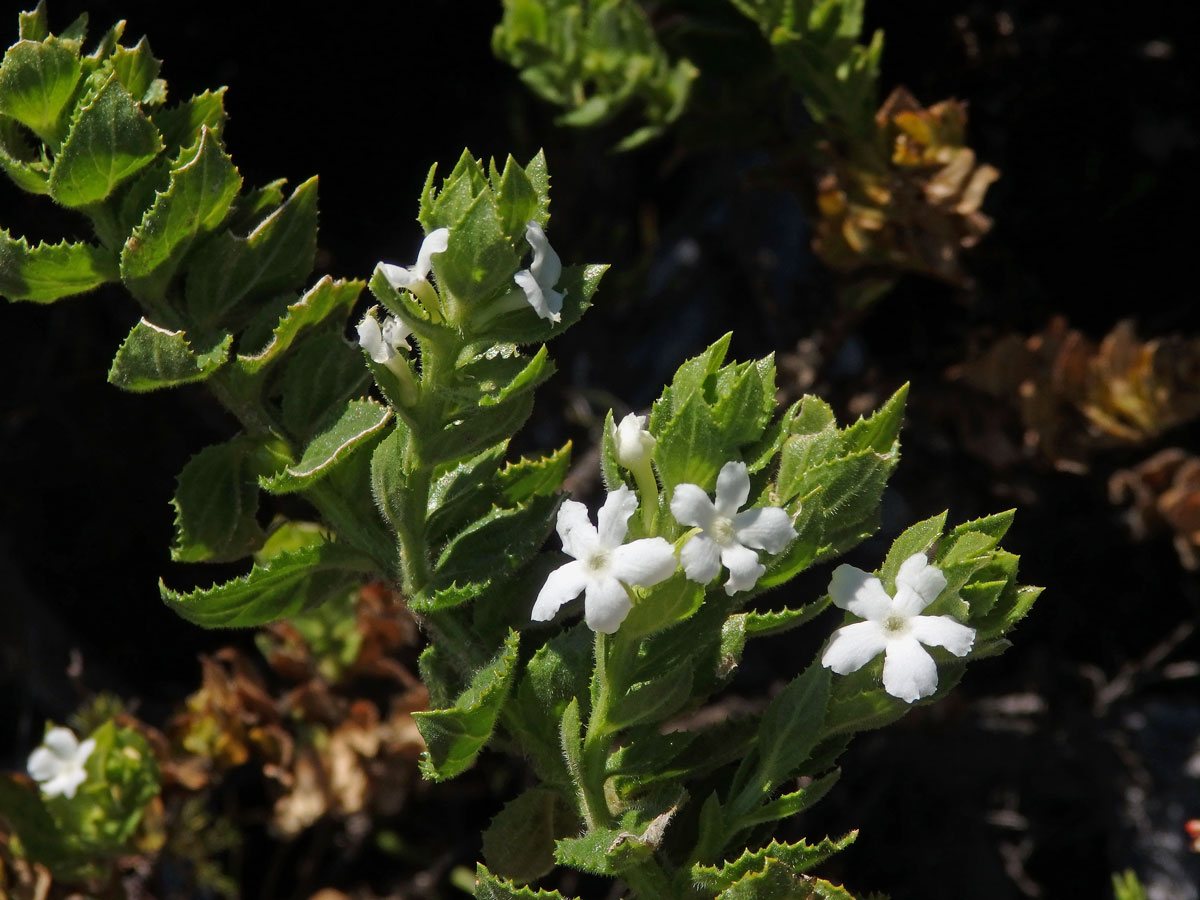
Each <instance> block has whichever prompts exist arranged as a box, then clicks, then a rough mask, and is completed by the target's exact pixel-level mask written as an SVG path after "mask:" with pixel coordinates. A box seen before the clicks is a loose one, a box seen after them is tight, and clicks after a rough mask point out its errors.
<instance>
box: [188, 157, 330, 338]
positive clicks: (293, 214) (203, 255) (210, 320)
mask: <svg viewBox="0 0 1200 900" xmlns="http://www.w3.org/2000/svg"><path fill="white" fill-rule="evenodd" d="M316 249H317V179H316V178H310V179H309V180H308V181H306V182H304V183H303V184H302V185H300V186H299V187H298V188H296V190H295V191H293V192H292V196H291V197H289V198H288V200H287V202H286V203H284V204H283V206H281V207H279V209H277V210H275V212H273V213H271V214H270V215H269V216H267V217H266V218H265V219H263V220H262V221H261V222H260V223H259V224H258V226H257V227H255V229H254V230H253V231H251V232H250V234H249V235H247V236H246V237H244V238H242V237H238V236H237V235H235V234H234V233H233V232H231V231H228V230H225V231H218V232H217V233H215V234H214V235H212V236H211V237H210V238H209V239H208V240H207V241H205V242H204V244H203V245H202V246H201V247H200V248H199V249H198V250H197V251H196V253H195V255H194V257H193V258H192V262H191V263H190V265H189V268H188V277H187V286H186V296H187V304H188V309H189V311H190V313H191V315H192V316H193V317H195V319H196V320H197V322H198V324H200V325H202V326H203V327H212V326H213V325H216V324H218V323H221V322H225V321H227V320H230V319H235V320H244V319H245V318H247V313H246V311H244V310H239V306H240V305H242V304H243V301H246V300H252V299H254V298H257V297H263V296H269V295H273V294H277V293H279V292H280V291H284V290H288V289H293V288H296V287H298V286H299V285H300V284H302V283H303V282H304V280H305V279H306V278H307V277H308V274H309V272H311V271H312V266H313V258H314V256H315V254H316Z"/></svg>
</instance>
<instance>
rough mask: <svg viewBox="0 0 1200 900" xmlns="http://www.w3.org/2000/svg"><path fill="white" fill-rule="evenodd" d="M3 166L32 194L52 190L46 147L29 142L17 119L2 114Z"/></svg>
mask: <svg viewBox="0 0 1200 900" xmlns="http://www.w3.org/2000/svg"><path fill="white" fill-rule="evenodd" d="M0 168H3V169H4V171H5V173H6V174H7V175H8V177H9V178H11V179H12V180H13V183H14V184H16V185H17V187H19V188H20V189H21V190H23V191H28V192H29V193H31V194H48V193H50V187H49V185H47V184H46V182H47V180H48V179H49V178H50V159H49V157H48V156H47V155H46V151H45V148H44V147H42V148H39V149H38V150H34V149H33V148H32V147H31V146H29V143H28V141H27V140H26V139H25V135H24V134H23V133H22V128H21V126H20V125H18V124H17V122H16V120H15V119H9V118H7V117H6V116H0Z"/></svg>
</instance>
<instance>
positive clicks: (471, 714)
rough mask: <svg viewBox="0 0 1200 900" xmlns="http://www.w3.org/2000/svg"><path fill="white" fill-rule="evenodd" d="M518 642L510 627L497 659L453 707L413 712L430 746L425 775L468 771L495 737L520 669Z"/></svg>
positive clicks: (437, 777)
mask: <svg viewBox="0 0 1200 900" xmlns="http://www.w3.org/2000/svg"><path fill="white" fill-rule="evenodd" d="M518 642H519V635H518V634H517V632H516V631H512V630H510V631H509V633H508V638H507V639H506V640H505V642H504V646H503V647H502V648H501V650H500V652H499V653H498V654H497V655H496V657H495V659H493V660H492V662H491V663H489V664H488V665H487V666H485V667H484V668H482V669H480V670H479V671H478V672H476V673H475V676H474V677H473V678H472V679H471V684H470V686H469V687H468V688H467V689H466V690H465V691H463V693H462V694H460V695H459V697H458V699H457V700H456V701H455V704H454V706H453V707H452V708H450V709H438V710H430V711H429V712H418V713H414V714H413V720H414V721H415V722H416V723H417V728H418V730H419V731H420V732H421V737H423V738H424V739H425V745H426V748H427V749H426V752H425V754H424V756H423V758H422V760H421V771H422V772H423V773H424V774H425V777H427V778H431V779H433V780H435V781H445V780H446V779H447V778H453V777H454V776H455V775H458V774H459V773H461V772H464V771H466V769H467V768H469V767H470V765H471V764H472V763H473V762H474V761H475V757H476V756H478V755H479V751H480V750H482V749H483V747H484V745H485V744H486V743H487V742H488V740H489V739H490V738H491V736H492V730H493V729H494V728H495V727H496V719H497V718H498V717H499V715H500V708H501V706H503V705H504V701H505V699H506V698H507V696H508V690H509V687H510V685H511V684H512V680H513V675H514V673H515V672H516V668H517V644H518Z"/></svg>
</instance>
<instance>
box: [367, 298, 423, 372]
mask: <svg viewBox="0 0 1200 900" xmlns="http://www.w3.org/2000/svg"><path fill="white" fill-rule="evenodd" d="M374 312H375V311H374V310H371V311H370V312H368V313H367V314H366V315H365V316H363V320H362V321H361V322H359V323H358V346H360V347H362V348H363V349H364V350H366V351H367V353H368V354H369V355H370V357H371V359H373V360H375V362H377V363H379V364H380V365H381V366H386V365H388V364H389V363H390V362H391V361H392V360H393V359H395V358H396V353H397V351H398V350H399V349H400V348H401V347H403V348H404V349H405V350H411V349H412V347H411V346H409V343H408V336H409V335H410V334H412V329H411V328H409V327H408V326H407V325H406V324H404V322H402V321H400V320H399V319H397V318H396V317H395V316H388V317H387V318H386V319H385V320H384V322H383V326H382V327H380V325H379V321H378V320H377V319H376V318H375V316H374Z"/></svg>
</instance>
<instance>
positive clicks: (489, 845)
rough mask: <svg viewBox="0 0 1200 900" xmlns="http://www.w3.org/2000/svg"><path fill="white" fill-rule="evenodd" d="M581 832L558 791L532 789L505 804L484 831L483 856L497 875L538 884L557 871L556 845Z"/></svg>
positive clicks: (571, 810)
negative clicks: (538, 881) (555, 866)
mask: <svg viewBox="0 0 1200 900" xmlns="http://www.w3.org/2000/svg"><path fill="white" fill-rule="evenodd" d="M578 830H579V817H578V816H577V815H576V814H575V811H574V810H573V809H571V807H570V806H569V805H568V804H567V802H566V801H565V800H563V798H562V795H561V794H559V793H558V791H554V790H549V789H547V788H541V787H537V788H532V789H530V790H528V791H525V792H524V793H523V794H520V795H518V796H517V797H516V798H514V799H512V800H510V801H509V802H508V803H506V804H505V805H504V808H503V809H502V810H500V812H499V813H498V814H497V815H496V817H495V818H493V819H492V821H491V824H490V825H489V826H488V827H487V829H486V830H485V831H484V832H483V857H484V859H486V860H487V862H488V863H489V864H490V865H491V867H492V869H493V870H494V871H495V872H496V874H498V875H500V876H501V877H504V878H507V879H511V880H512V881H515V882H529V881H536V880H537V879H538V878H541V877H542V876H543V875H546V874H547V873H549V872H550V870H551V869H553V868H554V842H555V841H556V840H558V839H559V838H564V837H567V836H568V835H571V834H574V833H576V832H577V831H578Z"/></svg>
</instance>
